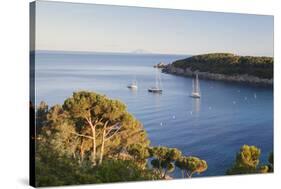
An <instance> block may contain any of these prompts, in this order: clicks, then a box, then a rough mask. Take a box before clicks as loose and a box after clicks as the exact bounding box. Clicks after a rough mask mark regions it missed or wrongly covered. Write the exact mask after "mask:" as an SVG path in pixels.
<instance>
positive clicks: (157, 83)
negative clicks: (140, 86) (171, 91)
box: [148, 68, 162, 93]
mask: <svg viewBox="0 0 281 189" xmlns="http://www.w3.org/2000/svg"><path fill="white" fill-rule="evenodd" d="M148 92H151V93H162V88H161V78H160V75H159V73H158V69H157V68H156V77H155V86H153V87H150V88H148Z"/></svg>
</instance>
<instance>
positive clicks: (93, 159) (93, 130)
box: [91, 125, 97, 166]
mask: <svg viewBox="0 0 281 189" xmlns="http://www.w3.org/2000/svg"><path fill="white" fill-rule="evenodd" d="M91 129H92V136H93V139H92V140H93V148H92V150H93V152H92V163H93V166H95V165H96V153H97V152H96V128H95V126H93V125H91Z"/></svg>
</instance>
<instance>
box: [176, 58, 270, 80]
mask: <svg viewBox="0 0 281 189" xmlns="http://www.w3.org/2000/svg"><path fill="white" fill-rule="evenodd" d="M172 65H173V66H174V67H176V68H182V69H186V68H189V69H191V71H195V70H198V71H199V72H209V73H217V74H225V75H244V74H247V75H251V76H256V77H259V78H265V79H271V78H273V58H271V57H254V56H237V55H234V54H229V53H213V54H204V55H197V56H192V57H189V58H186V59H182V60H177V61H175V62H173V63H172Z"/></svg>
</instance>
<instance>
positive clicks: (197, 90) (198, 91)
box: [195, 74, 200, 93]
mask: <svg viewBox="0 0 281 189" xmlns="http://www.w3.org/2000/svg"><path fill="white" fill-rule="evenodd" d="M195 90H196V93H200V89H199V79H198V74H196V88H195Z"/></svg>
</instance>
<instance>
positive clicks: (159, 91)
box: [148, 89, 162, 93]
mask: <svg viewBox="0 0 281 189" xmlns="http://www.w3.org/2000/svg"><path fill="white" fill-rule="evenodd" d="M148 92H151V93H162V89H148Z"/></svg>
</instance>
